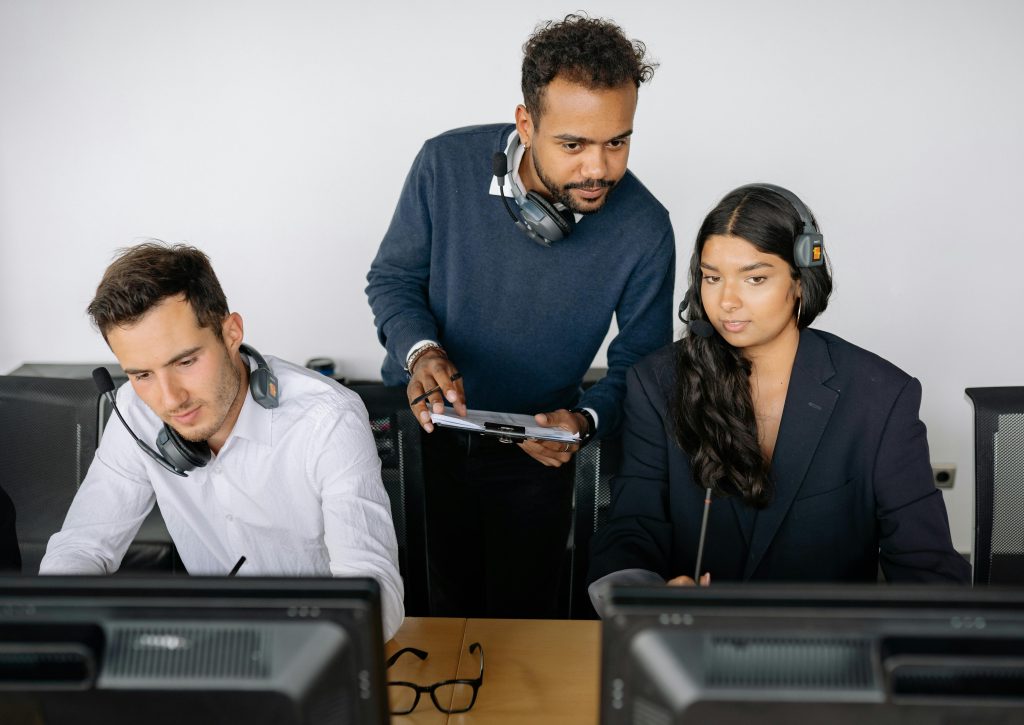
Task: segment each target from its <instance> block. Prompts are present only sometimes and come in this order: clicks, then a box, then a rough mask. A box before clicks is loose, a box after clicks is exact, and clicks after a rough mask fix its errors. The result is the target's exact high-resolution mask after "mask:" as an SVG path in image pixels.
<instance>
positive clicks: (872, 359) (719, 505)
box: [589, 330, 970, 583]
mask: <svg viewBox="0 0 1024 725" xmlns="http://www.w3.org/2000/svg"><path fill="white" fill-rule="evenodd" d="M677 344H678V343H677ZM627 386H628V387H627V393H626V403H625V422H624V424H623V464H622V468H621V470H620V473H619V475H618V476H617V477H616V478H615V479H614V480H613V482H612V503H611V511H610V516H609V520H608V523H607V525H606V526H605V527H604V528H603V529H601V530H600V531H599V532H598V533H597V534H596V536H595V538H594V544H593V548H592V556H591V567H590V576H589V580H590V581H591V582H592V581H594V580H596V579H599V578H600V577H602V576H605V575H606V574H609V573H611V572H614V571H620V570H622V569H632V568H640V569H648V570H651V571H654V572H657V573H658V574H659V575H660V576H662V577H663V578H665V579H670V578H672V577H675V576H678V575H680V574H686V575H688V576H693V573H694V572H693V567H694V563H695V559H696V554H697V543H698V541H697V539H698V537H699V534H700V523H701V515H702V513H703V500H704V490H703V489H701V488H699V487H698V486H697V485H696V484H695V483H694V481H693V477H692V473H691V470H690V462H689V457H688V456H687V455H686V454H685V453H684V452H683V451H682V449H681V448H680V447H679V445H678V444H677V443H676V442H675V438H674V436H673V433H672V427H673V426H672V424H671V422H670V416H669V412H668V401H669V400H670V398H671V397H672V395H673V394H674V390H673V389H674V386H675V345H669V346H668V347H665V348H662V349H661V350H659V351H658V352H656V353H654V354H652V355H650V356H648V357H647V358H645V359H644V360H642V361H641V362H640V363H639V364H637V365H636V366H635V367H634V368H633V369H631V370H630V372H629V375H628V376H627ZM920 403H921V384H920V383H919V382H918V381H917V380H916V379H914V378H912V377H910V376H909V375H907V374H906V373H904V372H903V371H902V370H900V369H898V368H897V367H895V366H894V365H892V364H891V363H889V362H887V361H885V360H883V359H882V358H880V357H878V356H877V355H874V354H872V353H870V352H867V351H866V350H862V349H861V348H858V347H856V346H854V345H851V344H850V343H848V342H846V341H844V340H842V339H840V338H838V337H836V336H835V335H831V334H829V333H827V332H820V331H817V330H804V331H802V332H801V334H800V344H799V347H798V349H797V354H796V360H795V362H794V365H793V372H792V375H791V376H790V381H789V390H788V392H787V394H786V403H785V407H784V408H783V413H782V422H781V425H780V427H779V436H778V440H777V442H776V444H775V452H774V455H773V458H772V467H771V470H772V476H773V478H774V480H775V484H776V492H775V497H774V499H773V500H772V502H771V503H770V504H769V505H768V506H767V507H766V508H764V509H762V510H760V511H755V510H754V509H752V508H749V507H747V506H744V504H743V502H742V500H740V499H735V498H728V499H715V500H714V502H713V503H712V504H711V512H710V516H709V518H708V531H707V541H706V544H705V548H704V560H703V564H702V566H701V570H702V572H701V573H703V572H705V571H707V572H710V573H711V581H712V583H713V582H716V581H729V580H742V581H746V580H775V581H784V580H789V581H875V580H877V577H878V564H879V561H881V565H882V570H883V572H884V573H885V576H886V579H888V580H889V581H940V580H941V581H954V582H969V581H970V566H969V565H968V563H967V562H966V561H965V560H964V558H963V557H962V556H960V555H959V554H957V552H956V551H955V550H954V549H953V546H952V542H951V540H950V535H949V521H948V519H947V517H946V508H945V506H944V504H943V500H942V494H941V493H940V492H939V490H938V489H936V488H935V485H934V484H933V482H932V470H931V464H930V462H929V459H928V440H927V437H926V434H925V426H924V423H922V422H921V420H920V418H919V417H918V411H919V408H920Z"/></svg>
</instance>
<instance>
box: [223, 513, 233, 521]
mask: <svg viewBox="0 0 1024 725" xmlns="http://www.w3.org/2000/svg"><path fill="white" fill-rule="evenodd" d="M224 518H225V519H227V520H228V521H234V520H235V517H234V516H232V515H231V514H228V515H227V516H225V517H224Z"/></svg>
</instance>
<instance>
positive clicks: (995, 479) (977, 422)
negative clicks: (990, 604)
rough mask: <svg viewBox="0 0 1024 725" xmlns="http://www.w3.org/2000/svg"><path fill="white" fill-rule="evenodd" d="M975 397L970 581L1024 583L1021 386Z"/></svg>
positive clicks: (970, 391) (978, 391)
mask: <svg viewBox="0 0 1024 725" xmlns="http://www.w3.org/2000/svg"><path fill="white" fill-rule="evenodd" d="M965 392H966V393H967V395H968V396H969V397H970V399H971V400H972V401H973V403H974V583H975V584H976V585H977V584H1024V387H1012V388H967V390H966V391H965Z"/></svg>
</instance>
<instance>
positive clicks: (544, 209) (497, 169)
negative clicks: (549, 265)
mask: <svg viewBox="0 0 1024 725" xmlns="http://www.w3.org/2000/svg"><path fill="white" fill-rule="evenodd" d="M519 145H520V141H519V134H518V133H513V134H512V140H511V141H510V142H509V144H508V149H507V150H505V151H498V152H496V153H495V154H494V156H493V157H492V158H491V171H492V173H493V174H494V175H495V176H496V177H497V178H498V194H500V195H501V201H502V203H503V204H504V205H505V209H506V210H507V211H508V214H509V216H510V217H512V221H514V222H515V224H516V226H517V227H519V229H520V230H522V232H523V233H524V234H525V235H526V236H528V237H529V238H530V239H532V240H533V241H535V242H537V243H538V244H540V245H543V246H545V247H550V246H551V243H552V242H559V241H561V240H563V239H565V238H566V237H567V236H569V235H570V234H572V230H573V229H574V228H575V227H576V216H575V215H574V214H573V213H572V210H571V209H559V208H558V207H556V206H555V205H554V204H552V203H551V202H550V201H548V200H547V199H545V198H544V197H543V196H541V195H540V194H538V193H537V192H536V191H528V192H526V194H523V192H522V191H521V190H520V189H519V187H518V186H517V185H516V183H515V182H514V181H511V180H510V182H509V187H511V189H512V198H513V199H514V200H515V202H516V207H518V209H519V217H522V219H521V220H520V218H519V217H517V216H516V215H515V213H514V212H513V211H512V207H511V206H509V204H508V200H507V199H506V198H505V191H504V189H505V179H506V177H510V176H511V175H512V173H513V171H514V169H513V168H512V165H513V164H514V163H515V157H516V151H517V150H518V149H519Z"/></svg>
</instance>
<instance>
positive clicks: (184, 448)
mask: <svg viewBox="0 0 1024 725" xmlns="http://www.w3.org/2000/svg"><path fill="white" fill-rule="evenodd" d="M238 351H239V352H240V353H242V354H243V355H246V356H248V357H251V358H252V359H253V360H255V361H256V369H255V370H253V371H251V372H250V373H249V394H250V395H252V399H253V400H255V401H256V402H257V403H258V404H259V405H260V406H261V407H263V408H276V407H277V406H278V405H279V404H280V400H279V398H278V390H277V377H276V376H275V375H274V372H273V371H272V370H271V369H270V366H269V365H268V364H267V361H266V360H264V359H263V356H262V355H260V354H259V353H258V352H256V350H255V349H254V348H252V347H250V346H249V345H241V346H239V348H238ZM92 379H93V381H94V382H95V383H96V386H97V387H98V388H99V390H100V393H102V394H103V395H106V396H107V399H108V400H109V401H110V405H111V407H113V409H114V412H115V413H117V417H118V418H120V420H121V423H123V424H124V427H125V428H127V429H128V432H129V433H130V434H131V436H132V438H134V439H135V442H136V443H137V444H138V445H139V448H141V449H142V450H143V451H145V452H146V453H147V454H148V455H149V456H150V457H151V458H152V459H153V460H154V461H156V462H157V463H159V464H160V465H161V466H163V467H164V468H166V469H167V470H168V471H170V472H171V473H175V474H177V475H179V476H186V475H187V473H186V472H187V471H191V470H193V469H196V468H202V467H203V466H205V465H206V464H207V463H209V462H210V459H211V458H213V452H212V451H211V450H210V446H209V445H208V444H207V443H206V441H190V440H186V439H185V438H182V437H181V435H180V434H179V433H178V431H176V430H174V428H172V427H171V426H169V425H167V424H166V423H164V425H163V427H162V428H161V429H160V433H159V434H157V437H156V447H157V450H156V451H154V450H153V449H152V448H150V447H149V446H148V445H146V444H145V443H143V442H142V440H141V439H140V438H139V437H138V436H137V435H135V431H133V430H132V429H131V428H130V427H129V426H128V423H127V422H126V421H125V419H124V417H122V415H121V411H120V410H118V409H117V402H116V400H115V399H114V381H113V379H111V377H110V373H109V372H108V371H107V369H106V368H103V367H101V368H96V369H95V370H93V371H92ZM157 451H159V452H157Z"/></svg>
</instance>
